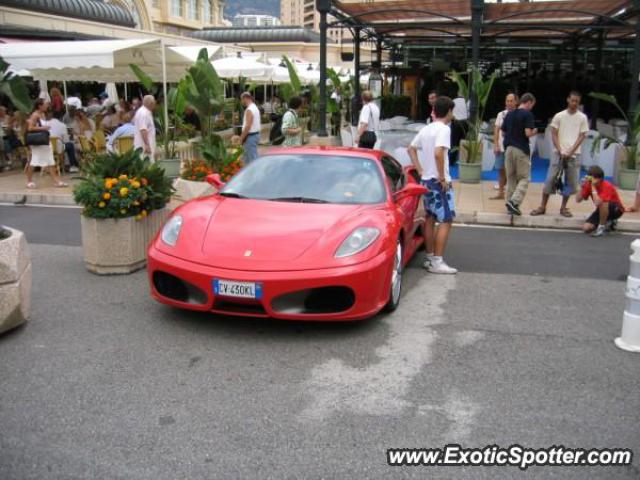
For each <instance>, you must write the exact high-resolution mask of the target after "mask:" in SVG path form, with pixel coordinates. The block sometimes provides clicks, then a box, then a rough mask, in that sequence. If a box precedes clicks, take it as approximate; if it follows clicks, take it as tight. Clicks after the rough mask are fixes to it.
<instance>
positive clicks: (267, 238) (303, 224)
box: [202, 198, 363, 269]
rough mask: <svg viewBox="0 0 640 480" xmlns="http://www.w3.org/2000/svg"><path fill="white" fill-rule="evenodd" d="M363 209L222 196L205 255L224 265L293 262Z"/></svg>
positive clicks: (207, 236)
mask: <svg viewBox="0 0 640 480" xmlns="http://www.w3.org/2000/svg"><path fill="white" fill-rule="evenodd" d="M362 208H363V206H361V205H333V204H309V203H297V202H296V203H294V202H272V201H264V200H243V199H234V198H224V199H221V200H219V201H218V204H217V207H216V208H215V209H214V210H213V212H212V213H211V218H210V220H209V224H208V227H207V230H206V232H205V233H204V236H203V240H202V253H203V255H204V256H205V257H206V258H208V259H210V260H211V261H212V262H213V264H214V265H216V266H219V267H222V268H232V269H238V268H239V269H245V268H248V269H262V268H261V267H270V266H273V265H280V266H285V265H291V264H293V263H295V262H296V261H300V260H301V258H302V257H304V254H305V252H308V251H309V250H310V249H311V248H312V247H314V246H315V245H316V244H317V243H318V242H320V241H321V240H322V239H323V238H324V237H325V236H326V234H327V233H328V232H329V231H331V230H333V229H334V228H336V227H337V228H338V229H340V224H342V223H345V221H346V222H348V219H349V218H352V217H353V216H354V215H357V212H358V211H359V210H361V209H362ZM305 263H306V262H305Z"/></svg>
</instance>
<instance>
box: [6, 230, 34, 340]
mask: <svg viewBox="0 0 640 480" xmlns="http://www.w3.org/2000/svg"><path fill="white" fill-rule="evenodd" d="M7 234H8V235H9V236H8V237H7V238H4V237H5V236H6V235H7ZM30 311H31V256H30V254H29V245H28V244H27V240H26V238H25V236H24V234H23V233H22V232H20V231H19V230H14V229H12V228H8V227H4V230H3V228H2V227H0V333H2V332H6V331H7V330H11V329H12V328H15V327H17V326H18V325H22V324H23V323H25V322H26V321H27V320H28V319H29V315H30Z"/></svg>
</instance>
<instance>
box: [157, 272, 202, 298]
mask: <svg viewBox="0 0 640 480" xmlns="http://www.w3.org/2000/svg"><path fill="white" fill-rule="evenodd" d="M153 286H154V287H155V288H156V290H157V291H158V293H159V294H160V295H162V296H163V297H167V298H169V299H171V300H175V301H177V302H184V303H192V304H196V305H204V304H206V303H207V301H208V299H207V294H206V293H204V292H203V291H202V290H200V289H199V288H198V287H196V286H195V285H192V284H190V283H189V282H185V281H184V280H182V279H180V278H178V277H176V276H175V275H171V274H170V273H167V272H162V271H157V272H153Z"/></svg>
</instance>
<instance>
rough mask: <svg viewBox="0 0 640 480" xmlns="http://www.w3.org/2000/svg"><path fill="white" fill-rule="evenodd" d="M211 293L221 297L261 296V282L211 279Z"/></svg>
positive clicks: (256, 297) (257, 297)
mask: <svg viewBox="0 0 640 480" xmlns="http://www.w3.org/2000/svg"><path fill="white" fill-rule="evenodd" d="M213 293H214V294H215V295H220V296H222V297H238V298H255V299H257V300H259V299H261V298H262V284H261V283H258V282H236V281H233V280H220V279H218V278H215V279H214V280H213Z"/></svg>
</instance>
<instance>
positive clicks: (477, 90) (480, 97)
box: [450, 67, 496, 183]
mask: <svg viewBox="0 0 640 480" xmlns="http://www.w3.org/2000/svg"><path fill="white" fill-rule="evenodd" d="M469 75H470V78H469V83H468V84H467V82H466V81H465V79H464V78H463V77H462V75H461V74H460V73H459V72H456V71H453V72H451V74H450V76H451V78H452V79H453V80H454V81H455V82H456V84H457V86H458V91H459V92H460V94H461V95H462V97H463V98H464V100H465V102H468V101H469V98H470V95H471V94H472V93H473V95H475V100H476V104H477V108H476V111H475V114H474V116H473V117H472V118H469V121H468V125H469V128H468V130H467V135H466V139H464V140H462V141H461V142H460V161H459V165H460V181H461V182H463V183H480V179H481V177H482V147H483V145H482V136H481V135H482V133H483V132H482V118H483V116H484V111H485V108H486V106H487V102H488V100H489V94H490V93H491V89H492V88H493V83H494V82H495V79H496V72H494V73H492V74H491V75H490V76H489V78H488V79H487V80H483V78H482V73H481V72H480V70H479V69H478V68H475V67H474V68H473V69H472V70H471V72H470V73H469ZM470 88H471V89H470Z"/></svg>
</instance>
